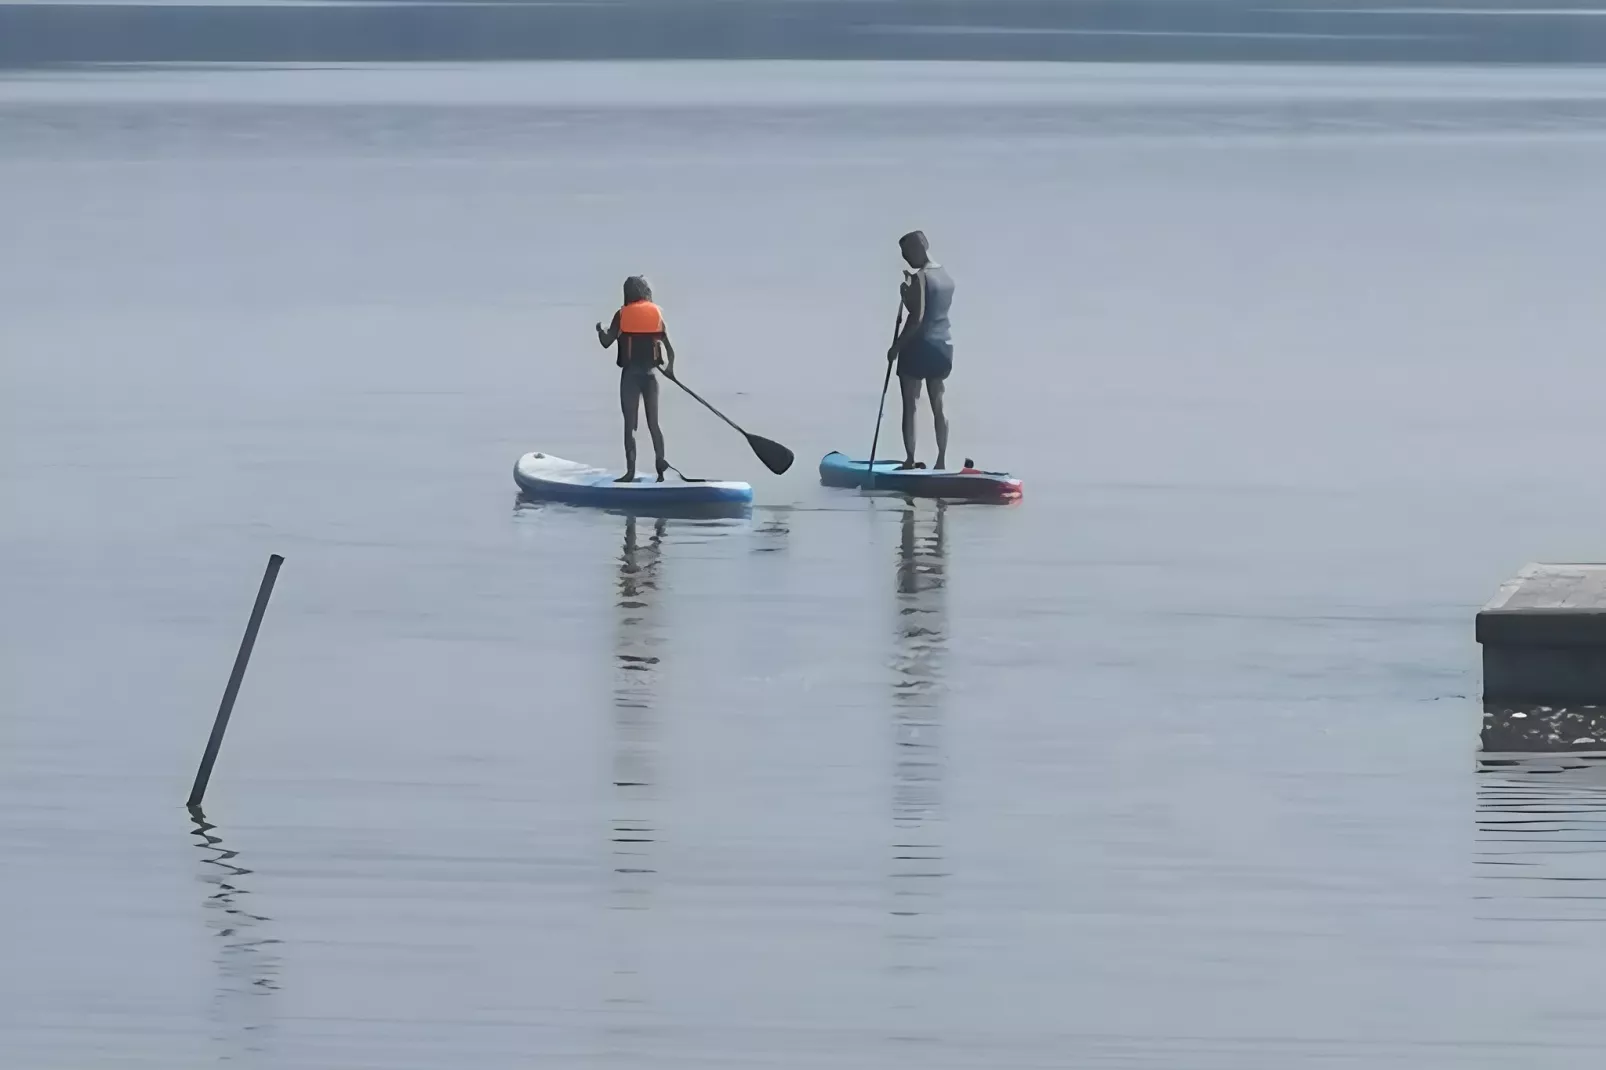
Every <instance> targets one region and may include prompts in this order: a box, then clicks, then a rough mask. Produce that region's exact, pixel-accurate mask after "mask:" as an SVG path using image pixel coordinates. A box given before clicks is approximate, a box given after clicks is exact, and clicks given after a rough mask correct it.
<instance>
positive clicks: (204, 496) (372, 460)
mask: <svg viewBox="0 0 1606 1070" xmlns="http://www.w3.org/2000/svg"><path fill="white" fill-rule="evenodd" d="M1603 174H1606V73H1603V72H1600V71H1573V72H1564V71H1525V70H1516V69H1510V70H1498V71H1496V70H1488V71H1479V70H1435V71H1426V70H1410V69H1390V70H1365V71H1363V70H1346V69H1342V68H1310V69H1299V68H1232V67H1220V68H1183V67H1175V68H1167V67H1123V68H1096V67H1072V66H1065V67H1030V66H964V65H953V66H941V65H937V66H931V65H907V66H876V65H869V66H859V65H830V64H817V65H799V66H786V65H742V64H732V65H726V66H720V65H701V64H659V65H651V64H643V65H639V66H630V65H622V66H615V65H597V66H565V65H553V66H545V67H543V66H507V67H467V68H450V67H438V68H419V69H386V68H371V69H350V70H204V69H203V70H180V69H162V70H118V71H99V72H96V71H80V72H72V73H55V74H49V75H34V76H27V77H24V76H14V77H11V78H8V79H5V80H0V203H3V204H4V206H5V212H4V221H3V223H0V237H3V239H4V255H3V256H0V359H3V362H4V363H3V367H4V377H5V379H4V391H3V397H4V409H5V411H4V429H5V430H4V436H5V440H4V449H3V451H0V456H3V462H0V463H3V468H0V493H3V495H4V499H5V510H4V513H3V515H0V561H3V564H0V583H3V588H0V594H3V598H0V605H3V606H4V611H3V613H0V625H3V628H4V651H5V662H4V673H3V678H4V703H3V705H4V710H5V712H4V715H3V733H0V848H3V851H4V856H5V859H6V861H5V864H4V867H3V869H0V894H3V905H4V909H3V911H0V947H4V948H5V950H6V959H7V963H8V968H7V969H6V970H4V971H3V972H0V1055H3V1058H0V1062H3V1063H4V1064H5V1065H6V1066H8V1067H11V1066H14V1067H18V1068H19V1070H20V1068H23V1067H26V1068H29V1070H46V1068H63V1070H66V1068H71V1070H91V1068H100V1067H133V1066H147V1067H162V1068H170V1067H188V1066H203V1065H210V1064H212V1063H214V1062H224V1061H227V1062H229V1063H230V1064H233V1065H243V1066H253V1067H262V1068H290V1067H296V1068H301V1067H306V1068H319V1070H325V1068H328V1070H348V1068H359V1067H376V1068H377V1067H384V1068H387V1070H411V1068H418V1070H426V1068H427V1070H437V1068H439V1070H445V1068H457V1067H463V1066H475V1067H481V1068H486V1070H490V1068H498V1067H515V1066H530V1065H551V1066H589V1065H597V1066H620V1067H625V1066H630V1067H677V1066H683V1067H711V1066H733V1067H734V1066H742V1067H756V1066H770V1067H799V1068H802V1067H809V1068H812V1067H865V1068H872V1067H889V1066H909V1067H916V1066H918V1067H975V1068H981V1067H987V1068H1003V1067H1008V1068H1015V1067H1022V1068H1024V1067H1062V1066H1076V1067H1084V1068H1092V1067H1153V1068H1157V1070H1158V1068H1168V1070H1169V1068H1189V1070H1253V1068H1266V1070H1287V1068H1289V1067H1304V1066H1323V1067H1356V1068H1360V1067H1365V1068H1368V1070H1375V1068H1402V1070H1403V1068H1411V1070H1424V1068H1438V1067H1443V1068H1457V1070H1459V1068H1467V1067H1500V1068H1506V1067H1514V1066H1521V1067H1524V1068H1572V1067H1580V1068H1582V1067H1594V1066H1597V1065H1599V1061H1600V1059H1601V1054H1602V1051H1603V1050H1606V1047H1603V1045H1606V1010H1603V1006H1602V1002H1601V984H1600V981H1601V977H1602V970H1603V969H1606V966H1603V963H1606V764H1603V763H1601V762H1599V761H1597V760H1595V759H1593V758H1592V757H1590V756H1589V755H1587V754H1566V755H1561V754H1552V755H1491V754H1482V753H1480V751H1479V724H1480V719H1481V717H1482V709H1481V704H1480V702H1479V699H1478V694H1479V676H1478V671H1477V664H1478V662H1477V657H1478V650H1477V646H1476V645H1475V643H1474V642H1473V637H1472V615H1473V613H1474V612H1475V610H1476V608H1477V606H1478V605H1479V604H1481V603H1482V602H1483V601H1484V600H1485V599H1486V598H1487V597H1489V596H1490V595H1491V594H1492V593H1493V591H1494V589H1495V587H1496V586H1497V585H1498V583H1499V582H1500V581H1501V580H1503V579H1504V578H1506V577H1507V576H1508V575H1510V574H1511V573H1513V572H1514V571H1515V570H1516V569H1517V568H1518V567H1520V566H1521V565H1522V564H1523V563H1524V562H1526V561H1529V560H1536V559H1537V560H1546V559H1548V560H1590V559H1593V560H1600V559H1601V558H1602V555H1603V552H1606V493H1603V492H1602V482H1603V478H1602V476H1603V471H1606V465H1603V462H1602V458H1603V456H1606V444H1603V439H1602V424H1603V421H1602V415H1603V411H1606V401H1603V399H1606V365H1603V364H1602V361H1601V352H1602V344H1603V337H1606V321H1603V320H1602V317H1601V311H1600V307H1601V306H1600V292H1601V288H1600V287H1601V284H1600V254H1601V249H1602V245H1603V239H1606V195H1603V193H1602V189H1603V182H1602V175H1603ZM917 226H918V227H923V228H925V229H926V231H927V232H928V233H929V234H930V235H931V238H932V240H933V243H934V249H935V252H936V254H937V256H938V257H939V259H941V260H942V261H943V262H944V263H945V264H946V265H947V266H948V267H949V269H950V271H951V272H952V274H953V275H954V277H955V279H956V280H957V284H958V292H957V298H956V303H955V306H954V319H955V325H956V335H957V339H956V341H957V350H958V357H957V362H956V370H955V372H954V376H953V378H952V379H951V380H950V388H949V399H950V401H949V404H950V408H951V415H952V420H953V426H954V431H953V435H954V445H953V451H954V453H955V454H956V455H958V456H960V457H966V456H968V457H974V458H975V459H976V461H977V462H978V464H981V465H983V466H993V467H1002V468H1008V469H1010V470H1012V471H1013V472H1015V473H1016V474H1018V475H1020V476H1021V477H1022V478H1023V479H1024V480H1025V483H1026V498H1025V500H1024V501H1023V502H1022V503H1021V504H1020V505H1018V506H1014V507H1008V508H991V507H976V506H962V505H950V506H946V507H944V506H940V505H937V504H934V503H930V502H924V503H915V504H908V503H904V502H902V501H900V500H897V499H889V498H884V497H879V498H872V497H865V496H861V495H858V494H855V493H851V492H839V491H827V490H825V489H822V488H820V487H818V486H817V485H816V478H815V472H814V462H815V460H816V458H817V457H818V456H820V455H821V454H824V453H825V452H827V451H829V450H832V449H842V450H845V451H848V452H850V453H855V454H859V455H862V454H863V452H864V451H865V450H866V449H867V448H868V445H869V439H870V437H871V433H872V430H873V421H874V418H875V409H876V391H877V389H878V388H879V385H880V379H881V367H882V365H881V357H882V354H883V353H884V351H885V347H886V342H887V339H888V335H889V333H890V331H891V328H892V318H893V313H894V310H895V302H896V289H895V286H896V283H897V280H898V274H897V272H898V269H899V267H900V264H899V262H898V261H897V258H896V247H895V240H896V238H897V236H898V235H899V234H901V233H902V232H904V231H905V230H908V229H910V228H911V227H917ZM638 271H639V272H645V273H647V274H648V275H649V276H650V277H651V278H652V280H653V282H654V284H655V287H656V289H657V293H658V296H659V299H660V301H661V303H662V304H663V305H664V307H665V309H666V314H667V316H668V318H669V320H670V322H671V324H672V326H673V332H674V337H675V340H676V342H677V348H678V349H679V351H680V370H681V373H682V376H683V378H684V379H685V380H686V381H687V382H688V383H689V384H691V385H693V386H694V387H695V388H697V389H698V390H699V391H700V392H701V393H703V394H704V395H705V396H707V397H708V398H709V399H710V400H711V401H712V402H713V403H714V404H716V405H718V406H720V407H721V408H722V409H724V410H725V411H727V412H728V413H730V414H731V415H732V416H733V417H734V418H736V419H737V420H738V421H740V422H743V423H744V424H745V425H746V426H748V427H749V429H751V430H753V431H756V432H759V433H761V434H764V435H767V436H770V437H773V438H777V439H779V440H781V441H783V442H785V443H787V444H789V445H791V446H792V447H793V448H794V449H796V450H797V452H798V455H799V461H798V463H797V465H796V467H795V468H794V469H793V470H792V471H791V472H790V473H789V474H787V475H786V476H784V477H781V478H776V477H773V476H770V475H768V474H767V473H766V472H765V471H764V470H763V469H762V468H761V467H760V466H759V465H758V464H757V462H756V461H755V460H754V459H753V458H752V457H751V456H750V455H749V454H748V453H747V451H746V449H745V446H744V445H743V443H742V442H741V440H740V439H739V438H738V437H736V436H735V435H734V434H733V433H731V432H730V430H729V429H728V428H726V427H724V426H723V425H722V424H720V423H718V421H716V420H715V419H714V418H713V417H711V416H709V415H708V414H707V413H706V412H703V411H702V410H700V409H698V408H697V407H696V406H695V405H694V404H692V403H691V402H690V400H689V399H687V398H685V397H683V396H680V395H678V394H672V395H668V394H666V396H665V409H666V411H665V418H664V419H665V426H666V432H667V434H668V438H669V445H670V455H671V459H672V460H674V461H675V462H676V463H678V464H679V466H680V467H681V468H683V469H685V470H686V471H688V472H691V473H692V474H694V475H704V476H717V477H725V478H741V479H748V480H750V481H751V482H753V484H754V485H755V488H756V495H757V501H758V504H757V506H756V508H755V510H754V512H753V515H752V517H751V518H750V519H745V520H727V521H690V520H653V519H630V518H625V517H621V516H615V515H610V514H606V513H599V512H587V511H577V510H573V509H568V508H556V507H539V506H533V505H529V504H525V503H521V502H519V501H518V500H517V498H516V497H515V491H514V488H513V484H512V480H511V466H512V464H513V461H514V460H515V459H516V457H517V456H518V455H519V454H520V453H522V452H525V451H527V450H535V449H539V450H545V451H548V452H551V453H554V454H558V455H560V456H566V457H572V458H576V459H581V460H588V461H595V462H598V463H606V464H614V463H617V455H618V454H619V452H620V450H619V445H618V430H617V426H616V422H617V414H616V394H615V382H614V376H615V372H614V370H613V367H612V362H611V360H610V359H609V358H608V356H607V355H606V354H604V353H602V352H601V351H600V350H599V349H598V348H597V347H596V342H595V338H594V336H593V335H592V330H591V324H592V323H593V322H594V321H595V320H598V319H604V320H605V319H606V318H607V317H608V315H609V314H610V313H611V311H612V309H613V308H614V307H615V303H616V298H617V293H618V287H619V283H620V280H621V279H622V278H623V277H624V276H625V275H626V274H629V273H632V272H638ZM889 409H890V410H891V411H890V412H889V418H894V419H895V414H896V413H895V410H896V403H895V402H893V403H891V404H889ZM894 428H895V425H893V424H890V423H889V425H888V426H887V428H885V429H884V432H883V440H884V441H885V440H887V439H888V436H889V435H890V436H893V437H895V434H896V432H895V429H894ZM922 435H923V436H924V444H923V451H924V455H925V456H926V459H928V460H929V459H930V456H929V454H930V446H929V425H923V428H922ZM270 552H279V553H282V554H284V555H285V557H286V558H287V562H286V564H285V566H284V570H283V573H282V574H281V576H280V578H279V583H278V588H277V591H276V593H275V595H274V599H273V603H272V605H271V607H270V609H269V611H268V614H267V621H266V624H265V626H264V628H263V632H262V636H261V640H260V642H259V643H258V645H257V649H256V654H255V658H254V661H253V663H252V665H251V669H250V673H249V675H248V677H247V679H246V682H245V686H244V689H243V691H242V694H241V698H240V703H239V705H238V707H237V709H236V711H235V716H234V723H233V725H232V727H231V729H230V732H229V736H228V739H227V742H226V744H225V746H224V749H223V755H222V759H221V761H220V763H219V765H218V769H217V772H216V775H215V777H214V780H213V785H212V788H211V791H210V794H209V795H208V798H207V805H206V815H205V820H204V821H201V822H199V823H197V822H196V821H194V820H192V818H191V816H190V815H189V814H188V813H187V812H186V811H185V810H184V808H183V806H182V803H183V800H184V797H185V795H186V793H187V791H188V788H189V781H190V777H191V776H192V775H193V772H194V767H195V763H196V761H197V759H198V757H199V755H200V751H201V747H202V744H203V742H204V739H205V736H206V733H207V731H208V728H209V726H210V724H211V719H212V716H213V713H214V711H215V709H216V703H217V700H218V696H219V693H220V692H221V690H222V687H223V684H224V681H225V678H226V676H227V672H228V668H229V664H230V661H231V659H232V658H233V656H234V651H235V647H236V645H237V643H238V642H239V636H240V632H241V629H242V628H243V626H244V622H245V617H246V614H247V611H248V609H249V606H250V601H251V597H252V595H253V593H254V591H255V588H256V584H257V581H258V578H259V575H260V569H261V568H262V566H263V564H264V562H265V560H266V558H267V556H268V554H269V553H270Z"/></svg>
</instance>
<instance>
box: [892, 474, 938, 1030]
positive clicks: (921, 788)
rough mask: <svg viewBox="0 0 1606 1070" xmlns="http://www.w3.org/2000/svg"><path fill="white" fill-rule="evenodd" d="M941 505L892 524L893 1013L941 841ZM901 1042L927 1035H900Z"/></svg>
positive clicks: (927, 967) (904, 988) (924, 949)
mask: <svg viewBox="0 0 1606 1070" xmlns="http://www.w3.org/2000/svg"><path fill="white" fill-rule="evenodd" d="M947 508H948V507H947V505H946V504H945V503H944V502H941V501H936V502H930V503H924V504H917V503H910V504H908V505H907V506H905V508H904V509H902V510H901V515H900V517H899V534H900V538H899V543H898V558H897V586H896V590H897V596H896V599H897V600H896V605H897V611H898V621H897V633H896V634H897V642H896V646H895V651H894V656H893V662H892V665H893V669H894V680H893V694H892V715H893V751H894V756H893V781H892V823H893V829H894V837H893V844H892V867H891V880H890V883H891V892H892V905H891V907H890V910H889V914H890V927H889V931H888V938H889V941H890V945H891V955H892V961H891V970H892V972H893V974H894V975H896V976H897V977H899V978H900V979H901V982H900V984H899V985H898V986H897V987H896V990H897V991H898V993H899V997H898V1002H897V1004H896V1005H895V1008H894V1009H895V1010H897V1011H900V1012H907V1011H914V1010H916V1005H915V1001H916V1000H917V999H919V994H918V990H919V979H920V977H921V975H932V974H935V973H936V972H937V965H936V963H935V961H934V956H935V952H936V944H937V934H936V932H935V931H934V922H935V915H936V914H937V913H938V910H939V908H940V901H939V896H940V893H941V886H940V882H941V879H942V878H943V877H944V876H945V875H946V868H947V867H946V863H945V859H944V857H943V846H942V841H943V836H942V801H943V799H942V787H943V766H944V756H943V744H942V729H943V713H944V705H945V699H946V693H947V685H946V681H945V678H944V664H943V663H944V659H945V655H946V653H947V647H948V601H947V560H946V555H947V545H946V541H945V534H946V532H945V529H944V525H945V522H946V518H947ZM898 1039H902V1040H929V1039H931V1038H929V1037H916V1036H907V1035H905V1036H900V1037H898Z"/></svg>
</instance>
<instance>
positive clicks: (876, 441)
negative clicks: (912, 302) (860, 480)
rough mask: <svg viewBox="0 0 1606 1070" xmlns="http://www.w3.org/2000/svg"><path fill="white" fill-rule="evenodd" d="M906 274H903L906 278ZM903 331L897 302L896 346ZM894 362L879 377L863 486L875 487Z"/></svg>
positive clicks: (900, 307) (894, 338)
mask: <svg viewBox="0 0 1606 1070" xmlns="http://www.w3.org/2000/svg"><path fill="white" fill-rule="evenodd" d="M908 274H909V273H908V272H907V271H906V272H904V275H905V276H906V277H907V276H908ZM902 330H903V300H902V298H900V299H899V300H898V318H897V319H895V320H893V321H892V341H893V344H897V341H898V334H899V332H900V331H902ZM894 363H895V362H894V361H890V360H889V361H887V374H886V375H884V376H882V377H881V404H880V405H879V406H877V407H876V411H875V437H873V438H872V439H870V459H869V460H867V461H865V462H864V475H865V486H867V487H873V486H874V485H875V451H876V447H877V446H879V445H880V444H881V417H882V416H883V415H885V414H886V411H887V387H889V386H891V385H892V365H893V364H894Z"/></svg>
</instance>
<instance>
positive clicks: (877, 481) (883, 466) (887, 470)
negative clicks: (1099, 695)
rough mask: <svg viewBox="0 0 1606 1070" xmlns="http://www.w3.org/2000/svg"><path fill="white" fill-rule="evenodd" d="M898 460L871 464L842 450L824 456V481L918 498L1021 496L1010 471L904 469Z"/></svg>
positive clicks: (999, 498) (1000, 498)
mask: <svg viewBox="0 0 1606 1070" xmlns="http://www.w3.org/2000/svg"><path fill="white" fill-rule="evenodd" d="M899 463H900V462H898V461H877V462H875V464H874V465H868V464H866V463H865V462H863V461H855V460H853V459H852V458H851V457H848V456H847V455H845V454H842V453H834V452H833V453H827V454H826V455H825V456H824V457H823V458H821V459H820V482H821V483H822V484H824V485H825V486H827V487H858V488H861V489H864V490H885V491H893V492H896V493H898V494H908V495H911V496H913V497H918V498H962V499H965V500H967V501H996V502H1008V501H1015V500H1016V499H1018V498H1020V497H1021V495H1022V493H1023V488H1022V486H1021V481H1020V480H1018V479H1016V478H1015V477H1014V476H1012V475H1010V474H1009V473H1008V472H984V471H982V470H980V469H977V468H970V467H966V468H943V469H935V468H911V469H903V470H900V469H899V468H898V464H899Z"/></svg>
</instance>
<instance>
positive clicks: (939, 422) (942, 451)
mask: <svg viewBox="0 0 1606 1070" xmlns="http://www.w3.org/2000/svg"><path fill="white" fill-rule="evenodd" d="M926 391H927V393H928V394H929V395H930V397H931V423H932V426H933V427H934V428H935V429H936V432H937V469H938V471H941V470H942V469H944V468H947V467H948V414H947V413H946V412H944V411H943V408H942V393H943V386H942V380H941V379H927V380H926Z"/></svg>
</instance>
